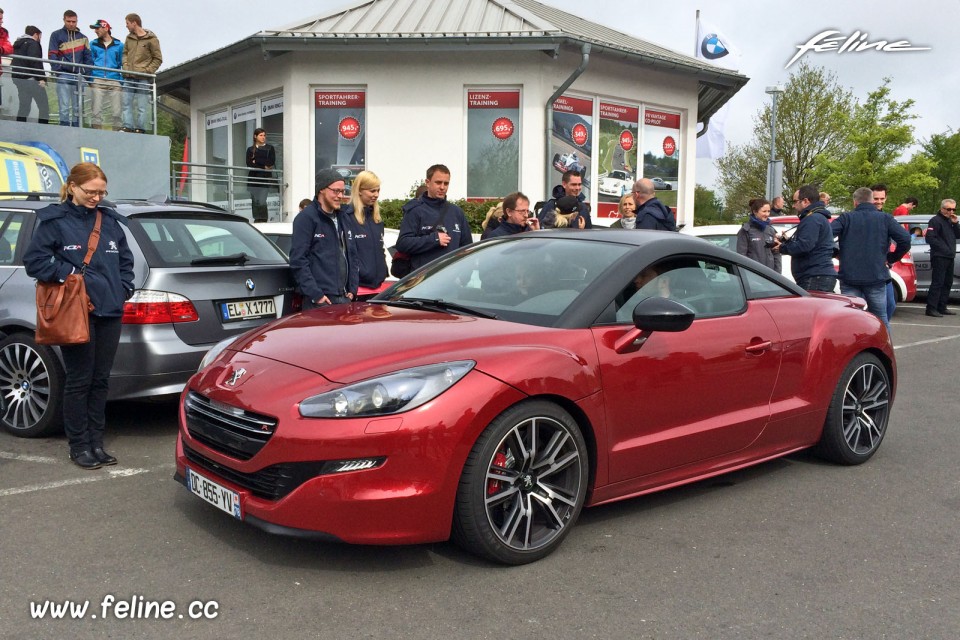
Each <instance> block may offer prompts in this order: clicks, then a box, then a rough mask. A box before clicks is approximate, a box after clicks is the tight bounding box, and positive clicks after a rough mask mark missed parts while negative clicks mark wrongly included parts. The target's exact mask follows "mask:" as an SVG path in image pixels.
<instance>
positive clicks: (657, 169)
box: [643, 109, 680, 209]
mask: <svg viewBox="0 0 960 640" xmlns="http://www.w3.org/2000/svg"><path fill="white" fill-rule="evenodd" d="M679 176H680V114H679V113H670V112H668V111H659V110H656V109H644V111H643V177H644V178H650V179H651V180H653V183H654V188H655V189H656V190H657V199H659V200H660V201H661V202H662V203H663V204H665V205H667V206H668V207H671V208H674V209H676V206H677V190H678V189H679V187H680V182H679V180H680V177H679Z"/></svg>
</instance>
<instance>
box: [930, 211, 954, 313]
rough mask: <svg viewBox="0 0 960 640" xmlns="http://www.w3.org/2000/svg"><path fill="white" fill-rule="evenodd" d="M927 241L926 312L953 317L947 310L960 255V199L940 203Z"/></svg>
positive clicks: (931, 221) (932, 219) (931, 223)
mask: <svg viewBox="0 0 960 640" xmlns="http://www.w3.org/2000/svg"><path fill="white" fill-rule="evenodd" d="M927 224H928V226H927V244H929V245H930V271H931V274H930V291H928V292H927V315H928V316H931V317H933V318H942V317H943V316H954V315H956V314H957V312H956V311H951V310H950V309H947V302H949V300H950V289H951V288H952V287H953V263H954V261H955V260H956V257H957V238H960V224H958V223H957V201H956V200H950V199H946V200H944V201H942V202H941V203H940V212H939V213H938V214H937V215H935V216H933V217H932V218H930V222H929V223H927Z"/></svg>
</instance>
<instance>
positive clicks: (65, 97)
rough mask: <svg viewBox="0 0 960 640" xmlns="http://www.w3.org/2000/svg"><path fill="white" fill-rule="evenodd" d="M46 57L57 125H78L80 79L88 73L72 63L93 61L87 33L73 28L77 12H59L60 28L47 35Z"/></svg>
mask: <svg viewBox="0 0 960 640" xmlns="http://www.w3.org/2000/svg"><path fill="white" fill-rule="evenodd" d="M47 56H48V57H49V58H50V60H51V61H52V62H51V63H50V70H51V71H53V73H54V76H55V77H56V79H57V103H58V109H59V111H58V113H59V117H60V124H61V125H63V126H65V127H79V126H80V115H81V111H82V110H81V108H80V94H79V91H80V82H81V81H82V79H83V77H84V76H85V75H87V74H88V73H89V70H87V69H85V68H84V67H78V66H76V64H70V63H71V62H72V63H80V64H93V57H92V56H91V55H90V46H89V43H88V41H87V36H85V35H83V33H81V32H80V30H79V29H77V12H76V11H71V10H70V9H67V10H66V11H64V12H63V29H57V30H56V31H54V32H53V33H51V34H50V46H48V47H47Z"/></svg>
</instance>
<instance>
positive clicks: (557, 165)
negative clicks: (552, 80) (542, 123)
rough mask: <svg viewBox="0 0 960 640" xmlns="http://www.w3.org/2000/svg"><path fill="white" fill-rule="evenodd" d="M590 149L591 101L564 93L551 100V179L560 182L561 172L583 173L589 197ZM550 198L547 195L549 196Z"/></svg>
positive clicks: (555, 182) (586, 193)
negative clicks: (573, 171) (552, 101)
mask: <svg viewBox="0 0 960 640" xmlns="http://www.w3.org/2000/svg"><path fill="white" fill-rule="evenodd" d="M592 148H593V100H591V99H589V98H575V97H572V96H567V95H563V96H560V97H559V98H557V99H556V101H555V102H554V103H553V135H552V136H551V139H550V151H551V161H550V166H551V167H552V168H553V171H551V175H552V176H553V178H554V179H553V180H551V184H550V185H548V188H549V189H553V187H554V186H556V185H558V184H560V180H561V178H562V177H563V174H564V172H566V171H569V170H575V171H578V172H579V173H580V175H582V176H583V195H584V197H585V198H587V199H589V198H590V161H591V156H592V155H593V154H592V151H591V150H592ZM548 197H549V196H548Z"/></svg>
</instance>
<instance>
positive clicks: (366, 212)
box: [347, 171, 387, 289]
mask: <svg viewBox="0 0 960 640" xmlns="http://www.w3.org/2000/svg"><path fill="white" fill-rule="evenodd" d="M379 198H380V178H378V177H377V174H375V173H373V172H372V171H361V172H360V173H358V174H357V177H356V178H354V179H353V187H351V189H350V206H352V207H353V215H351V216H348V217H347V221H348V223H349V225H350V231H351V233H352V234H353V241H354V245H355V246H356V248H357V255H358V256H359V257H360V286H361V287H365V288H367V289H377V288H379V287H380V285H381V284H383V281H384V280H386V278H387V254H386V253H385V252H384V250H383V226H384V225H383V220H382V219H381V218H380V203H379V202H378V200H379Z"/></svg>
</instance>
